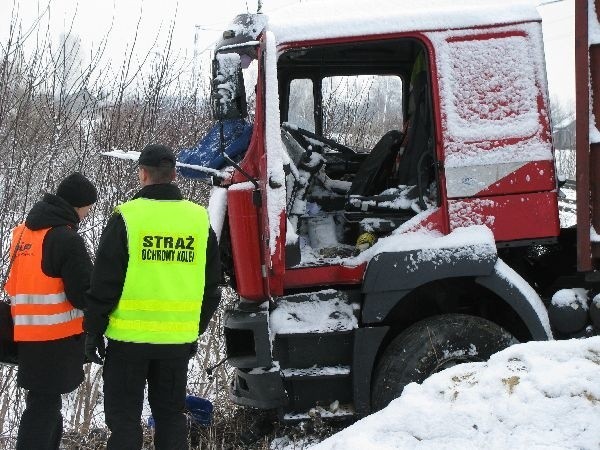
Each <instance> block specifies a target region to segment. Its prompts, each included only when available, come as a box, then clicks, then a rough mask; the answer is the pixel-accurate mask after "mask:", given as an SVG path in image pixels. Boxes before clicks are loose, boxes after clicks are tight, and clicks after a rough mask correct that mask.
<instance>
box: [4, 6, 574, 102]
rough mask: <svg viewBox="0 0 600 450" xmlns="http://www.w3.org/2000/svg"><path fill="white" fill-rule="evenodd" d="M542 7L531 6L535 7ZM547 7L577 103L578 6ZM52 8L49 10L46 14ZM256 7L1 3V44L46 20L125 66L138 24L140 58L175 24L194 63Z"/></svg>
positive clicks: (178, 40)
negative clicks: (14, 20) (16, 22)
mask: <svg viewBox="0 0 600 450" xmlns="http://www.w3.org/2000/svg"><path fill="white" fill-rule="evenodd" d="M299 1H301V0H263V1H262V5H263V6H262V9H263V12H265V13H267V14H268V13H269V12H270V11H274V10H276V9H279V8H282V7H285V6H286V5H289V4H292V3H298V2H299ZM305 1H306V0H305ZM322 1H327V0H322ZM413 1H415V0H413ZM449 1H455V0H449ZM540 1H542V0H538V1H536V0H532V2H534V3H538V2H540ZM543 1H545V2H548V4H547V5H544V6H540V7H539V8H538V10H539V12H540V14H541V15H542V18H543V21H544V22H543V24H544V25H543V31H544V41H545V45H546V60H547V71H548V79H549V85H550V86H549V88H550V93H551V95H554V96H557V97H559V98H560V99H561V100H562V101H563V102H568V101H572V99H573V98H574V35H573V33H574V0H559V1H555V0H543ZM48 4H49V5H50V6H49V8H48V10H46V7H47V6H48ZM256 7H257V0H217V1H207V0H178V1H177V0H79V1H77V0H0V17H1V19H0V20H2V27H0V43H2V42H4V41H5V39H6V33H7V30H8V28H9V27H8V25H9V22H10V20H11V17H12V16H14V15H15V14H18V16H19V18H20V21H21V24H22V27H23V30H27V29H29V28H30V27H31V25H32V23H34V21H35V20H36V18H37V17H40V16H41V17H42V23H43V25H44V26H46V25H47V24H49V29H50V32H51V35H52V36H55V37H56V39H57V40H58V36H59V35H60V33H61V32H65V31H66V30H69V29H71V27H72V30H73V33H74V34H76V35H78V36H80V38H81V40H82V49H83V50H84V52H87V53H89V52H90V50H92V49H95V48H97V47H98V43H99V42H100V41H101V40H102V39H103V37H105V36H106V35H107V34H108V37H109V40H108V46H107V51H106V54H107V56H108V57H110V58H111V59H113V60H114V61H115V62H117V63H118V62H120V61H122V60H123V57H124V55H125V53H126V49H127V46H128V45H131V43H132V42H133V39H134V36H135V30H136V26H137V22H138V20H139V21H140V24H139V30H138V38H137V42H138V43H137V49H138V53H137V54H138V55H144V54H146V53H147V52H148V51H157V52H161V51H162V49H161V45H162V44H163V43H164V42H165V41H166V32H167V31H168V28H169V25H170V23H171V22H173V21H175V23H176V27H175V30H174V35H173V43H174V44H175V48H176V51H178V52H179V54H180V55H181V56H184V55H186V56H188V57H191V56H192V55H193V54H194V48H195V49H196V52H197V53H198V54H203V55H206V54H207V53H208V51H209V49H210V47H211V46H212V44H213V42H214V41H215V40H216V39H218V37H219V36H220V33H221V32H222V31H223V29H224V27H225V26H226V25H227V24H228V23H229V22H230V20H231V19H232V18H233V17H234V16H235V15H236V14H238V13H241V12H246V11H249V12H255V11H256ZM44 11H45V13H44V14H43V12H44ZM159 31H160V32H161V33H162V34H161V35H160V36H161V37H160V38H159V39H158V43H157V44H158V45H156V46H153V44H154V42H155V40H156V36H157V34H158V33H159ZM195 38H197V39H196V44H195V45H194V41H195ZM202 52H204V53H202Z"/></svg>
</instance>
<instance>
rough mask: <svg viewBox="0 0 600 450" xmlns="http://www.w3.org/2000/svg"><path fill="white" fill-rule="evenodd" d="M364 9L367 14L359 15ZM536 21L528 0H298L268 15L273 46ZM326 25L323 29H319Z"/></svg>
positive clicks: (536, 17) (538, 17)
mask: <svg viewBox="0 0 600 450" xmlns="http://www.w3.org/2000/svg"><path fill="white" fill-rule="evenodd" d="M365 11H368V12H369V13H368V14H365ZM529 20H540V16H539V14H538V12H537V11H536V9H535V5H534V3H533V2H531V1H515V0H508V1H507V0H505V1H498V0H495V1H492V0H461V1H454V2H449V1H448V0H422V1H418V2H415V1H408V0H404V1H398V0H330V1H328V2H317V1H304V2H301V3H300V4H296V5H292V6H289V7H284V8H281V9H279V10H277V11H275V12H273V13H271V14H269V24H268V29H269V30H271V31H272V32H273V33H274V34H275V36H276V38H277V43H278V44H281V43H284V42H292V41H306V40H312V39H326V38H332V37H339V36H363V35H373V34H385V33H391V32H404V31H414V30H445V29H449V28H466V27H474V26H481V25H485V24H489V23H490V22H493V23H495V24H503V23H511V22H522V21H529ZM324 22H326V26H324Z"/></svg>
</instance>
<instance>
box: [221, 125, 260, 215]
mask: <svg viewBox="0 0 600 450" xmlns="http://www.w3.org/2000/svg"><path fill="white" fill-rule="evenodd" d="M219 151H220V152H221V156H222V157H223V158H224V159H225V160H226V161H227V162H228V163H229V164H231V165H232V166H233V167H235V168H236V170H238V171H239V172H240V173H241V174H242V175H244V176H245V177H246V178H247V179H248V181H250V182H251V183H252V184H253V185H254V194H253V195H252V199H253V202H254V204H255V205H256V206H260V204H261V196H260V195H259V194H257V193H260V187H259V186H258V181H256V179H255V178H253V177H252V176H251V175H250V174H249V173H248V172H246V171H245V170H244V169H242V168H241V167H240V166H239V164H238V163H236V162H235V161H234V160H233V159H231V158H230V157H229V155H228V154H227V153H225V132H224V130H223V120H222V119H219Z"/></svg>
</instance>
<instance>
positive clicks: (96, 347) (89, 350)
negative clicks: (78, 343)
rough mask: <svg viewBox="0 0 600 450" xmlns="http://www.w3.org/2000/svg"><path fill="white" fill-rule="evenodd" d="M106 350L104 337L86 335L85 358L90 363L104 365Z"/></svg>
mask: <svg viewBox="0 0 600 450" xmlns="http://www.w3.org/2000/svg"><path fill="white" fill-rule="evenodd" d="M105 355H106V349H105V347H104V336H102V335H101V334H88V333H86V334H85V357H86V358H87V359H88V361H89V362H93V363H96V364H102V363H103V362H104V356H105Z"/></svg>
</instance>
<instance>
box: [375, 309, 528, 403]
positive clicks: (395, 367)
mask: <svg viewBox="0 0 600 450" xmlns="http://www.w3.org/2000/svg"><path fill="white" fill-rule="evenodd" d="M516 343H518V341H517V340H516V339H515V338H514V337H513V336H512V335H511V334H510V333H508V332H507V331H506V330H504V329H503V328H502V327H500V326H499V325H496V324H495V323H493V322H490V321H489V320H486V319H482V318H481V317H475V316H468V315H464V314H445V315H440V316H434V317H430V318H428V319H425V320H422V321H421V322H418V323H416V324H414V325H412V326H411V327H409V328H408V329H406V330H405V331H404V332H402V333H401V334H399V335H398V336H396V337H395V338H394V339H393V340H392V341H391V342H390V343H389V345H388V346H387V348H386V349H385V351H384V353H383V355H382V356H381V359H380V360H379V363H378V364H377V367H376V369H375V373H374V376H373V385H372V391H371V406H372V408H373V411H378V410H380V409H383V408H385V407H386V406H387V405H388V403H390V402H391V401H392V400H393V399H395V398H397V397H400V394H402V390H403V389H404V386H406V385H407V384H409V383H412V382H417V383H422V382H423V381H424V380H425V379H426V378H427V377H429V376H430V375H432V374H434V373H436V372H440V371H442V370H444V369H447V368H449V367H452V366H455V365H457V364H461V363H464V362H474V361H487V360H488V359H489V357H490V356H491V355H492V354H494V353H496V352H498V351H500V350H503V349H505V348H506V347H509V346H511V345H513V344H516Z"/></svg>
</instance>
